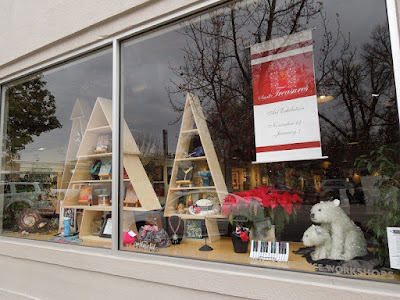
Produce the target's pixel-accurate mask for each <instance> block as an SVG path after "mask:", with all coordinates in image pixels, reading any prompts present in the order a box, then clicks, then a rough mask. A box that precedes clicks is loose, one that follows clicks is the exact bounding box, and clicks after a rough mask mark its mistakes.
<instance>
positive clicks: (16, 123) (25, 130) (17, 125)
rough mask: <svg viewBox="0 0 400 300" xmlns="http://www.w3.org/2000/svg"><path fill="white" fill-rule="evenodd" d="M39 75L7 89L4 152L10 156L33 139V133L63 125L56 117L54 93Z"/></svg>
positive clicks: (35, 134) (34, 134)
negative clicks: (6, 122)
mask: <svg viewBox="0 0 400 300" xmlns="http://www.w3.org/2000/svg"><path fill="white" fill-rule="evenodd" d="M42 77H43V76H37V77H35V78H33V79H31V80H29V81H26V82H23V83H19V84H16V85H14V86H10V87H9V88H8V90H7V96H8V97H7V99H8V124H7V136H6V151H7V154H8V155H9V156H10V157H13V156H14V155H15V154H17V152H18V151H21V150H23V149H25V145H26V144H29V143H31V142H33V136H40V135H41V134H42V133H43V132H47V131H51V130H53V129H56V128H61V127H62V125H61V124H60V122H59V121H58V119H57V117H56V116H55V112H56V103H55V99H54V96H53V95H52V94H51V92H50V91H49V90H47V89H45V86H46V82H45V81H43V80H42Z"/></svg>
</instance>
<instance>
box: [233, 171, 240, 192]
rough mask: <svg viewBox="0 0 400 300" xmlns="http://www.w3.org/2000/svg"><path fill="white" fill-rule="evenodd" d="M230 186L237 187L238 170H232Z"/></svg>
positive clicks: (236, 188)
mask: <svg viewBox="0 0 400 300" xmlns="http://www.w3.org/2000/svg"><path fill="white" fill-rule="evenodd" d="M232 188H233V189H234V190H238V189H239V172H232Z"/></svg>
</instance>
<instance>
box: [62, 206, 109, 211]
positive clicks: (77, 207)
mask: <svg viewBox="0 0 400 300" xmlns="http://www.w3.org/2000/svg"><path fill="white" fill-rule="evenodd" d="M63 207H64V208H76V209H83V210H94V211H111V206H110V205H109V206H100V205H92V206H89V205H64V206H63Z"/></svg>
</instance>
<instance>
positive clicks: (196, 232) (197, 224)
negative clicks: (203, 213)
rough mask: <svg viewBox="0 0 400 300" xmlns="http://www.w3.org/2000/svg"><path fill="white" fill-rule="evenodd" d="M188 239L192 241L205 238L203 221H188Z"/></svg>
mask: <svg viewBox="0 0 400 300" xmlns="http://www.w3.org/2000/svg"><path fill="white" fill-rule="evenodd" d="M186 237H187V238H190V239H201V238H203V234H202V226H201V220H187V221H186Z"/></svg>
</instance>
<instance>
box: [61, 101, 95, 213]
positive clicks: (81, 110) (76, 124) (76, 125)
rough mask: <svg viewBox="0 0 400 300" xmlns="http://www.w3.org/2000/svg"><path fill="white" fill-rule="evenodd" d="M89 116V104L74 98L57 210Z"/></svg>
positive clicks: (66, 186)
mask: <svg viewBox="0 0 400 300" xmlns="http://www.w3.org/2000/svg"><path fill="white" fill-rule="evenodd" d="M89 117H90V108H89V104H88V103H87V101H85V100H80V99H79V98H77V99H76V101H75V105H74V108H73V109H72V113H71V117H70V120H71V121H72V127H71V132H70V135H69V143H68V148H67V154H66V158H65V164H64V172H63V174H62V178H61V183H60V186H59V189H60V191H59V192H58V193H57V200H58V201H57V211H60V207H59V204H60V201H62V200H63V199H64V196H65V191H66V190H67V188H68V184H69V181H70V179H71V170H73V169H74V167H75V164H76V159H77V158H76V154H77V153H78V149H79V146H80V144H81V142H82V138H83V135H84V134H85V131H86V127H87V124H88V121H89Z"/></svg>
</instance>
